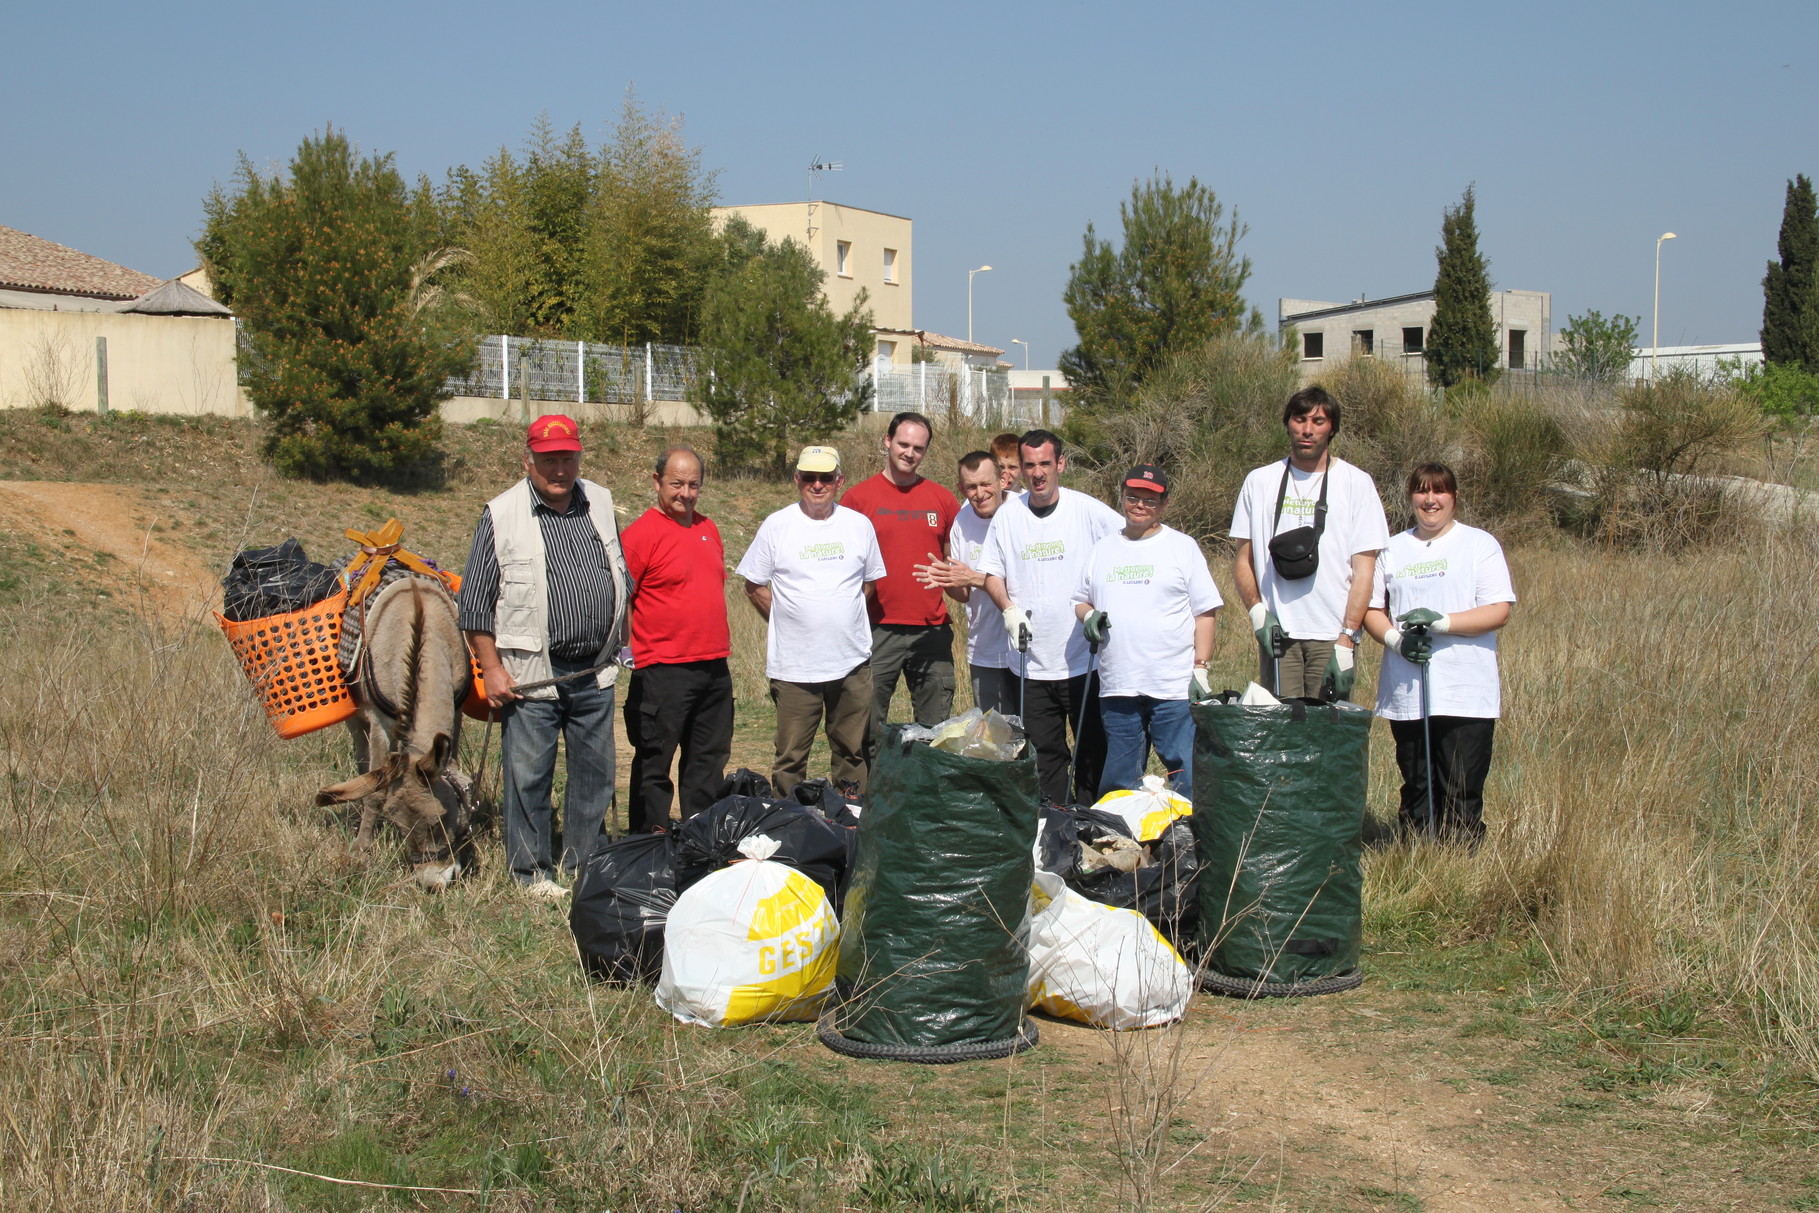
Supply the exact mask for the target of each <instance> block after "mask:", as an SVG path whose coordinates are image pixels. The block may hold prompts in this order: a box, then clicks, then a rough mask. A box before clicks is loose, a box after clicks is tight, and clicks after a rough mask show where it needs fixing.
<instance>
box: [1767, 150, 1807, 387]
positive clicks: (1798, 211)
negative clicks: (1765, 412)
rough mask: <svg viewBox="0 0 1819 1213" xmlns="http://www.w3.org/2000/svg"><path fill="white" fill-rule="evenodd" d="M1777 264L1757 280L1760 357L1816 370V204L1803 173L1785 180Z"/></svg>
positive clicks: (1770, 264) (1770, 263) (1769, 360)
mask: <svg viewBox="0 0 1819 1213" xmlns="http://www.w3.org/2000/svg"><path fill="white" fill-rule="evenodd" d="M1776 252H1778V253H1779V254H1780V255H1781V260H1780V262H1779V263H1776V262H1773V261H1771V262H1769V263H1768V273H1767V274H1766V275H1765V276H1764V277H1763V279H1762V358H1763V361H1765V362H1768V363H1770V364H1776V365H1791V366H1798V367H1800V368H1801V369H1802V370H1804V371H1808V372H1819V276H1816V274H1819V270H1816V267H1819V207H1816V206H1815V202H1814V197H1813V183H1812V181H1810V180H1809V179H1808V178H1807V176H1806V174H1805V173H1800V174H1797V175H1796V176H1795V177H1794V179H1793V180H1792V181H1790V182H1788V183H1787V201H1786V202H1785V203H1784V204H1783V206H1782V208H1781V237H1780V239H1779V240H1778V241H1776Z"/></svg>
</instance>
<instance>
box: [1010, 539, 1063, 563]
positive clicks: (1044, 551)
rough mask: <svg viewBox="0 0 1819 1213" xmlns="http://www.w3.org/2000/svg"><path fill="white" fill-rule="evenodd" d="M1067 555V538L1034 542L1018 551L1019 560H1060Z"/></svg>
mask: <svg viewBox="0 0 1819 1213" xmlns="http://www.w3.org/2000/svg"><path fill="white" fill-rule="evenodd" d="M1066 555H1067V540H1065V539H1045V540H1043V541H1042V542H1041V543H1032V544H1030V545H1029V546H1027V547H1025V548H1024V549H1023V550H1022V551H1021V552H1019V553H1017V559H1019V560H1060V559H1061V558H1062V557H1064V556H1066Z"/></svg>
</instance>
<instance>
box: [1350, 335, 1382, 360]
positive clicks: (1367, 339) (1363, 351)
mask: <svg viewBox="0 0 1819 1213" xmlns="http://www.w3.org/2000/svg"><path fill="white" fill-rule="evenodd" d="M1376 352H1377V330H1375V329H1353V330H1352V353H1354V354H1356V355H1357V356H1358V357H1360V358H1369V357H1370V356H1371V355H1373V354H1375V353H1376Z"/></svg>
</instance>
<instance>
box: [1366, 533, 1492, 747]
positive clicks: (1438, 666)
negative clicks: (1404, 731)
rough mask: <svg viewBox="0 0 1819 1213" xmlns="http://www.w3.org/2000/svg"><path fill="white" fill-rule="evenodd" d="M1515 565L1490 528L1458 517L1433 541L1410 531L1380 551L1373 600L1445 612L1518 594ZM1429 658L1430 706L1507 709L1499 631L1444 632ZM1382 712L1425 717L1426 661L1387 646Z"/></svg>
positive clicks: (1463, 712)
mask: <svg viewBox="0 0 1819 1213" xmlns="http://www.w3.org/2000/svg"><path fill="white" fill-rule="evenodd" d="M1514 601H1516V591H1515V589H1514V587H1512V586H1511V584H1510V566H1509V563H1508V562H1507V561H1505V560H1504V558H1503V547H1502V545H1501V544H1499V543H1498V542H1497V540H1496V539H1495V538H1494V537H1493V536H1492V535H1491V534H1490V533H1489V532H1487V531H1481V530H1479V529H1478V528H1477V527H1475V526H1466V525H1465V524H1463V523H1454V524H1453V528H1452V529H1451V530H1449V531H1448V532H1447V533H1446V534H1444V535H1442V536H1440V538H1438V539H1436V540H1434V541H1433V542H1432V543H1427V542H1424V541H1423V540H1420V539H1417V538H1416V537H1415V532H1414V531H1412V530H1409V531H1403V532H1402V533H1400V534H1398V535H1396V536H1395V537H1394V538H1392V539H1391V540H1390V541H1389V546H1388V547H1386V548H1384V549H1383V552H1382V554H1381V555H1379V556H1378V557H1377V573H1376V580H1375V582H1374V584H1373V585H1372V587H1371V605H1372V606H1374V607H1381V608H1383V609H1385V610H1387V611H1388V612H1389V615H1390V618H1391V619H1392V620H1394V619H1395V618H1396V617H1397V616H1398V615H1402V614H1404V613H1406V612H1408V611H1412V610H1414V609H1415V608H1416V607H1426V608H1428V609H1429V610H1430V611H1438V612H1440V613H1441V614H1442V615H1451V614H1454V613H1456V612H1458V611H1469V610H1471V609H1472V608H1473V607H1481V606H1489V605H1490V604H1491V603H1493V602H1514ZM1433 639H1434V655H1433V659H1432V660H1431V661H1430V662H1429V663H1428V667H1427V668H1428V678H1429V679H1430V681H1429V683H1428V712H1429V713H1430V714H1431V715H1434V716H1475V717H1478V718H1480V719H1490V720H1494V719H1496V718H1497V717H1498V716H1500V715H1501V714H1502V706H1503V700H1502V696H1501V694H1500V690H1499V687H1498V684H1497V633H1495V632H1486V633H1485V634H1484V635H1482V636H1453V635H1437V636H1435V637H1434V638H1433ZM1377 715H1379V716H1381V717H1383V718H1384V719H1385V720H1419V719H1421V674H1420V667H1419V666H1417V665H1416V664H1415V663H1414V662H1412V661H1408V660H1406V659H1405V658H1404V657H1403V656H1402V654H1400V653H1397V652H1395V651H1394V650H1391V649H1385V650H1384V652H1383V671H1382V673H1381V674H1379V675H1378V677H1377Z"/></svg>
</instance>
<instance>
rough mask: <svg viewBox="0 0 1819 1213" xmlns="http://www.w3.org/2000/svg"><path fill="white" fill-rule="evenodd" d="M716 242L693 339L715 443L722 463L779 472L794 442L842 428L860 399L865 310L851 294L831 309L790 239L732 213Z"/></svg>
mask: <svg viewBox="0 0 1819 1213" xmlns="http://www.w3.org/2000/svg"><path fill="white" fill-rule="evenodd" d="M719 243H720V257H721V261H720V264H719V266H718V268H717V279H716V281H715V283H714V285H713V286H712V288H711V289H710V291H709V293H708V296H707V301H706V305H705V309H704V314H703V317H702V342H701V344H702V347H703V350H704V352H705V354H706V363H707V365H706V367H704V368H703V374H704V377H705V380H706V382H705V383H704V384H703V385H702V386H703V395H704V397H705V400H706V405H707V411H708V415H709V416H711V417H712V418H713V419H714V426H715V430H716V433H717V435H718V448H717V449H718V451H719V455H720V459H721V462H722V463H725V464H729V465H733V466H739V465H746V464H760V465H767V466H769V467H771V468H775V469H781V468H784V467H787V466H788V462H789V456H790V454H791V448H792V447H793V446H794V445H795V444H797V443H798V442H801V441H807V440H812V439H815V438H826V437H829V436H831V435H833V434H835V433H837V432H839V431H840V430H842V429H844V428H846V427H847V426H848V425H850V424H851V423H852V421H853V420H854V418H856V417H858V415H859V413H860V412H861V411H862V410H863V409H864V408H865V405H866V403H867V401H868V400H870V398H871V381H870V380H869V379H868V378H867V377H866V375H865V369H866V366H867V365H868V363H869V362H870V360H871V351H872V317H871V312H870V311H869V310H868V309H867V308H866V306H865V296H864V293H863V292H861V294H860V296H859V298H858V299H857V300H856V301H855V302H854V303H853V306H852V308H851V309H850V310H848V311H847V313H846V314H845V315H837V314H835V312H834V311H833V309H832V308H830V307H829V306H828V303H827V297H826V295H825V294H824V293H823V292H822V287H821V284H822V278H823V275H822V270H821V267H820V266H819V265H818V264H817V263H816V262H815V259H814V257H813V256H811V255H810V253H809V251H808V250H807V249H805V248H804V247H803V246H802V245H800V244H798V243H797V242H796V241H794V240H789V239H784V240H782V241H779V242H777V243H774V244H773V243H771V242H770V241H768V240H767V239H765V236H764V234H763V233H762V232H760V231H758V230H757V229H756V228H754V227H752V226H751V225H750V224H748V223H746V222H745V221H744V220H743V219H741V218H739V217H738V216H734V217H733V218H732V219H731V220H729V221H728V223H727V226H726V230H725V232H724V233H723V235H722V237H721V240H720V242H719Z"/></svg>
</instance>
